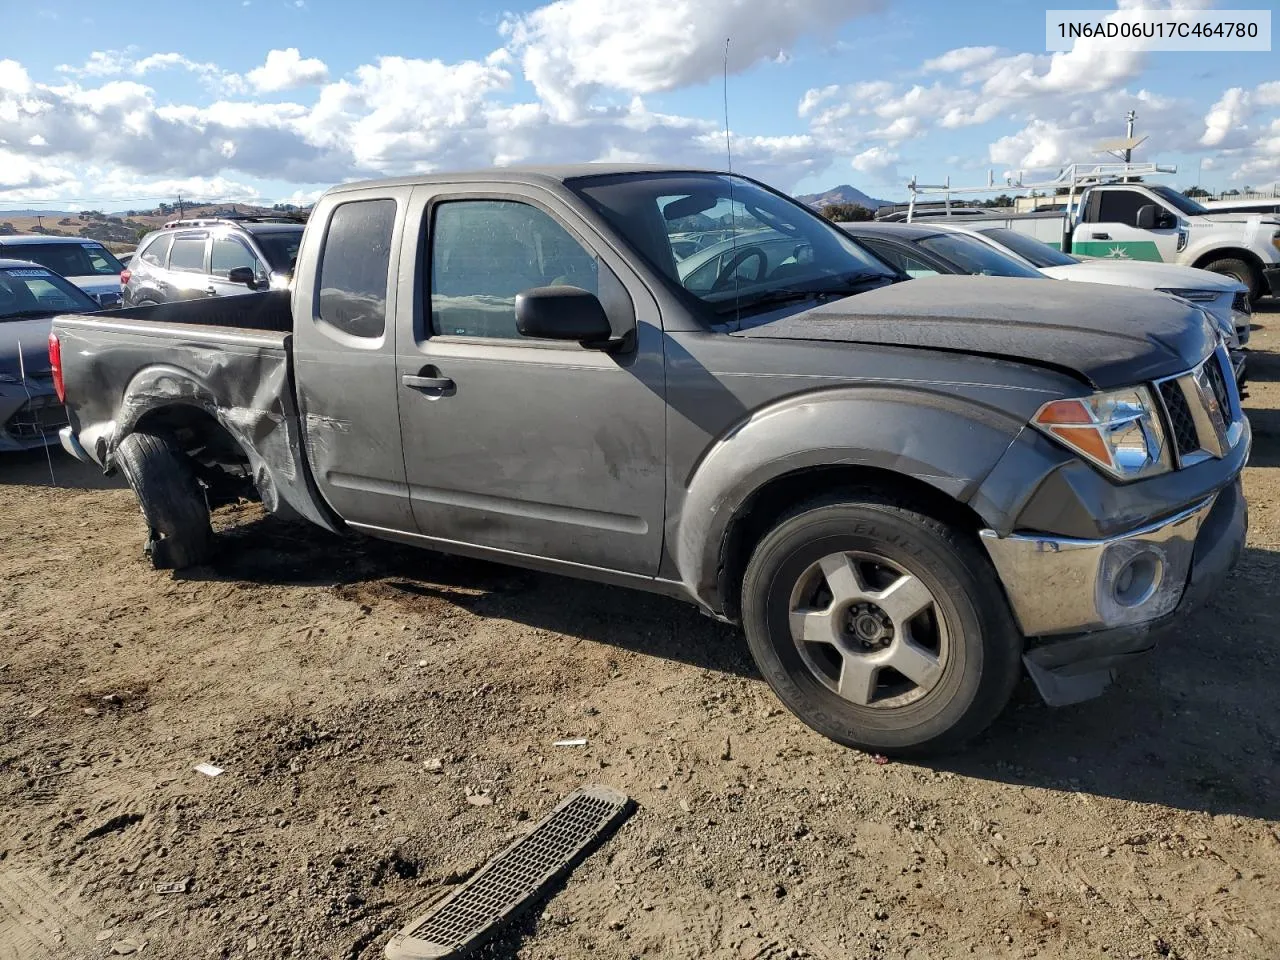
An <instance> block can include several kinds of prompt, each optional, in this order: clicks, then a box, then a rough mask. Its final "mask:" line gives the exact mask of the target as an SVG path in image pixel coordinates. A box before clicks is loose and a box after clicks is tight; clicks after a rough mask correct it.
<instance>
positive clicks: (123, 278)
mask: <svg viewBox="0 0 1280 960" xmlns="http://www.w3.org/2000/svg"><path fill="white" fill-rule="evenodd" d="M132 276H133V274H132V273H130V272H129V271H128V270H121V271H120V286H122V287H123V286H124V285H125V284H127V283H128V282H129V278H130V277H132Z"/></svg>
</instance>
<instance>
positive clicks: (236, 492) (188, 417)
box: [134, 404, 258, 507]
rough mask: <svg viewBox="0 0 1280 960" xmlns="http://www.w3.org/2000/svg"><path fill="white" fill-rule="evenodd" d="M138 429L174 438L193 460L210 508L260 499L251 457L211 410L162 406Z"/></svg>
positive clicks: (143, 420) (145, 415)
mask: <svg viewBox="0 0 1280 960" xmlns="http://www.w3.org/2000/svg"><path fill="white" fill-rule="evenodd" d="M134 429H135V430H139V431H145V432H148V433H160V434H166V435H168V436H170V437H172V438H173V440H174V441H175V443H176V445H177V447H178V449H179V450H180V451H181V452H182V453H184V454H185V455H186V456H187V457H188V458H189V459H190V461H191V467H192V470H193V471H194V472H195V474H196V476H197V478H198V479H199V480H200V482H201V483H202V484H203V486H204V487H205V489H206V496H207V498H208V500H209V505H210V507H217V506H219V505H221V504H224V503H234V502H236V501H237V500H256V499H258V491H257V488H256V487H255V486H254V483H253V472H252V470H251V468H250V465H249V457H248V456H247V455H246V454H245V452H244V450H243V449H242V448H241V446H240V444H239V442H237V441H236V439H235V437H233V436H232V435H231V433H230V432H229V431H228V430H227V428H226V427H224V426H223V425H222V424H221V423H219V422H218V420H217V418H215V417H214V416H213V415H212V414H210V413H209V412H208V411H207V410H204V409H202V408H200V407H195V406H190V405H187V404H174V405H172V406H167V407H160V408H159V409H156V410H152V411H151V412H149V413H147V414H144V415H143V416H142V418H141V419H140V420H139V421H138V423H137V424H136V425H135V427H134Z"/></svg>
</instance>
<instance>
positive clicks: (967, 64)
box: [921, 47, 999, 73]
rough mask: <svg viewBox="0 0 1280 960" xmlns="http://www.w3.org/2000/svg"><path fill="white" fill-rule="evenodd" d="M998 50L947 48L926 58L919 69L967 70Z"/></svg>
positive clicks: (988, 58) (941, 70) (989, 58)
mask: <svg viewBox="0 0 1280 960" xmlns="http://www.w3.org/2000/svg"><path fill="white" fill-rule="evenodd" d="M998 50H999V48H998V47H957V48H956V49H955V50H948V51H947V52H946V53H944V54H943V55H942V56H940V57H934V58H933V59H932V60H926V61H925V62H924V64H923V65H922V66H921V69H922V70H924V71H926V72H941V73H954V72H957V71H960V70H969V69H971V68H973V67H976V66H978V65H979V64H983V63H986V62H987V61H989V60H991V59H992V58H993V57H994V56H995V55H996V53H997V51H998Z"/></svg>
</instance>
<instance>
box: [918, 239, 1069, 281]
mask: <svg viewBox="0 0 1280 960" xmlns="http://www.w3.org/2000/svg"><path fill="white" fill-rule="evenodd" d="M916 243H917V244H919V245H920V246H921V247H923V248H924V249H925V250H928V251H929V252H930V253H932V254H935V255H936V256H939V257H941V258H942V259H944V260H946V261H947V262H949V263H951V264H952V265H953V266H955V267H957V268H958V269H959V271H960V272H961V273H968V274H972V275H974V276H979V275H981V276H988V277H1028V278H1030V277H1034V278H1036V279H1037V280H1043V279H1044V274H1043V273H1041V272H1040V271H1039V270H1036V269H1035V268H1034V267H1030V266H1027V264H1025V263H1023V262H1022V261H1021V260H1017V259H1015V258H1013V257H1011V256H1009V254H1007V253H1002V252H1001V251H999V250H997V249H996V248H995V247H993V246H991V245H990V244H988V243H983V242H982V241H981V240H979V239H978V238H977V237H967V236H965V235H964V234H963V233H940V234H937V235H936V236H932V237H925V238H924V239H922V240H917V241H916Z"/></svg>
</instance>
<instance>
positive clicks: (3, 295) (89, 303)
mask: <svg viewBox="0 0 1280 960" xmlns="http://www.w3.org/2000/svg"><path fill="white" fill-rule="evenodd" d="M101 309H102V308H101V307H100V306H98V304H97V303H95V302H94V301H93V300H92V299H91V298H90V297H89V295H88V294H86V293H84V292H83V291H82V290H80V289H79V288H78V287H75V286H72V285H71V284H69V283H67V281H65V280H63V279H62V278H61V277H59V276H57V275H56V274H53V273H50V272H49V271H48V270H42V269H40V268H38V267H0V323H4V322H6V321H11V320H28V319H30V318H32V317H51V316H54V315H55V314H59V313H86V312H90V311H94V310H101Z"/></svg>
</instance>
